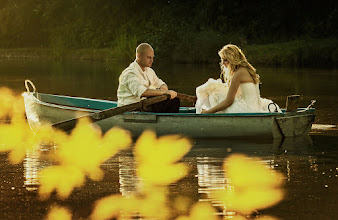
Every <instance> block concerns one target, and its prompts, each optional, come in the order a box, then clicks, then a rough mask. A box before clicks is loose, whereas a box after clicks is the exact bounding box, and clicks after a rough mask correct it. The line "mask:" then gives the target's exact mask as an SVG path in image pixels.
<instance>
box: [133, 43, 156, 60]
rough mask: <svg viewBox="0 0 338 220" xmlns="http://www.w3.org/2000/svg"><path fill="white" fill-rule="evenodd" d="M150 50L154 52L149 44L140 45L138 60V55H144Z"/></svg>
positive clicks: (137, 52)
mask: <svg viewBox="0 0 338 220" xmlns="http://www.w3.org/2000/svg"><path fill="white" fill-rule="evenodd" d="M148 49H151V50H154V49H153V48H152V46H151V45H150V44H148V43H141V44H140V45H138V46H137V47H136V58H137V54H143V53H144V51H146V50H148Z"/></svg>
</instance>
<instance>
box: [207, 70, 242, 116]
mask: <svg viewBox="0 0 338 220" xmlns="http://www.w3.org/2000/svg"><path fill="white" fill-rule="evenodd" d="M241 75H242V74H241V71H238V72H235V73H234V76H233V77H232V79H231V84H230V88H229V91H228V94H227V97H226V98H225V100H223V101H222V102H220V103H219V104H217V105H215V106H214V107H213V108H211V109H209V110H202V113H206V114H208V113H215V112H219V111H222V110H224V109H226V108H228V107H229V106H230V105H232V103H233V102H234V100H235V96H236V93H237V90H238V87H239V85H240V84H241V81H242V80H241Z"/></svg>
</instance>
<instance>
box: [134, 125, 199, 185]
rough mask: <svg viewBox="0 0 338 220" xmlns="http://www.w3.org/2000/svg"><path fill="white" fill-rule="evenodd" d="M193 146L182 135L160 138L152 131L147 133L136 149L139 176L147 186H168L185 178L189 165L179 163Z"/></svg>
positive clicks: (140, 138) (138, 141)
mask: <svg viewBox="0 0 338 220" xmlns="http://www.w3.org/2000/svg"><path fill="white" fill-rule="evenodd" d="M191 147H192V145H191V143H190V141H189V140H188V139H187V138H183V137H182V136H180V135H166V136H163V137H160V138H157V137H156V134H155V133H154V132H152V131H145V132H144V133H143V134H142V135H141V136H140V137H139V139H138V140H137V142H136V144H135V148H134V155H135V157H136V158H135V160H136V161H137V162H138V164H137V168H136V170H137V175H138V176H139V177H140V178H141V179H142V181H143V182H144V183H145V184H146V185H147V184H149V185H162V186H166V185H169V184H170V183H174V182H176V181H178V180H179V179H181V178H183V177H184V176H186V175H187V173H188V167H187V165H185V164H183V163H177V161H178V160H180V159H181V158H182V157H183V156H184V155H185V154H187V153H188V152H189V150H190V149H191Z"/></svg>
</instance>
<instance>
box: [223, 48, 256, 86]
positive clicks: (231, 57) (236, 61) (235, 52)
mask: <svg viewBox="0 0 338 220" xmlns="http://www.w3.org/2000/svg"><path fill="white" fill-rule="evenodd" d="M218 55H219V56H220V58H221V59H222V61H221V62H220V66H221V79H222V80H223V81H224V82H229V81H230V80H231V78H232V76H233V74H234V72H235V71H236V70H237V69H238V68H240V67H244V68H245V69H246V70H247V71H248V72H249V74H250V76H251V78H252V79H253V81H254V82H255V83H259V75H258V74H257V73H256V69H255V68H254V67H253V66H252V65H251V64H250V63H249V62H248V61H247V59H246V57H245V55H244V53H243V52H242V50H241V49H240V48H239V47H237V46H236V45H233V44H227V45H225V46H224V47H223V48H222V49H221V50H220V51H218ZM224 59H226V60H228V62H229V64H230V65H229V68H227V67H226V66H225V65H224V64H223V60H224Z"/></svg>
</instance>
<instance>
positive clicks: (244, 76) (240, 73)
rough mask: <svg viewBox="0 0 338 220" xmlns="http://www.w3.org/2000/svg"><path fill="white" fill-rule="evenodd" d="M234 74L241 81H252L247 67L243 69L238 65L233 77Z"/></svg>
mask: <svg viewBox="0 0 338 220" xmlns="http://www.w3.org/2000/svg"><path fill="white" fill-rule="evenodd" d="M235 76H236V78H237V79H239V80H240V81H241V82H242V83H245V82H254V81H253V79H252V77H251V76H250V73H249V71H248V70H247V69H245V68H244V67H240V68H238V69H237V70H236V71H235V72H234V77H235Z"/></svg>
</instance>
